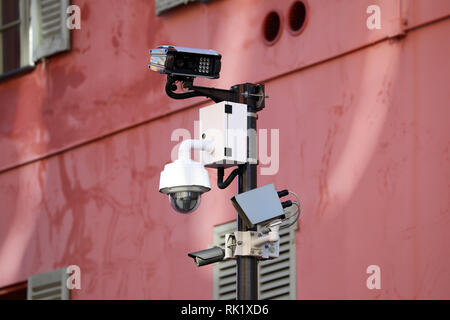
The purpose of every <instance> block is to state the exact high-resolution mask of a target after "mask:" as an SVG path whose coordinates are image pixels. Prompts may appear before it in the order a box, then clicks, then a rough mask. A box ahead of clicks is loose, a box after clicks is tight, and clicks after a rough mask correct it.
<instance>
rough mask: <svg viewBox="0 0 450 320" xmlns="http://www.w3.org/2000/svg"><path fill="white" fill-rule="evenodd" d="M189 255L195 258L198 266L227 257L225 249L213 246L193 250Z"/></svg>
mask: <svg viewBox="0 0 450 320" xmlns="http://www.w3.org/2000/svg"><path fill="white" fill-rule="evenodd" d="M188 256H189V257H191V258H193V259H194V260H195V263H196V264H197V265H198V266H202V265H205V264H210V263H214V262H219V261H222V260H223V258H224V257H225V250H223V249H222V248H220V247H213V248H210V249H206V250H201V251H197V252H191V253H189V254H188Z"/></svg>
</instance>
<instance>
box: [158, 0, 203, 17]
mask: <svg viewBox="0 0 450 320" xmlns="http://www.w3.org/2000/svg"><path fill="white" fill-rule="evenodd" d="M195 1H196V0H155V11H156V15H157V16H159V15H160V14H161V13H163V12H164V11H167V10H170V9H172V8H174V7H177V6H180V5H182V4H188V3H189V2H195Z"/></svg>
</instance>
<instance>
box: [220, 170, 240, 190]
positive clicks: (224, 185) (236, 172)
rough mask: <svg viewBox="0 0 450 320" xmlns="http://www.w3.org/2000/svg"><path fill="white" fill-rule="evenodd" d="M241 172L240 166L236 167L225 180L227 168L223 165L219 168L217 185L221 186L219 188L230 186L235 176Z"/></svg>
mask: <svg viewBox="0 0 450 320" xmlns="http://www.w3.org/2000/svg"><path fill="white" fill-rule="evenodd" d="M239 172H240V169H239V168H236V169H234V170H233V171H232V172H231V173H230V175H229V176H228V178H227V179H226V180H225V181H223V177H224V175H225V169H224V168H222V167H219V168H217V186H218V187H219V189H225V188H226V187H228V186H229V185H230V183H231V182H232V181H233V180H234V178H235V177H236V176H237V175H238V174H239Z"/></svg>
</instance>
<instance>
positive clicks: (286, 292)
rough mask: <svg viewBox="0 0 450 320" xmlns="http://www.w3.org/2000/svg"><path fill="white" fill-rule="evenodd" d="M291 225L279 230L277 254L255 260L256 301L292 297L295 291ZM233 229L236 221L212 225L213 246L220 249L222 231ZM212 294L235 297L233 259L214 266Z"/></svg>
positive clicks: (294, 257) (295, 293)
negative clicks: (271, 257) (256, 264)
mask: <svg viewBox="0 0 450 320" xmlns="http://www.w3.org/2000/svg"><path fill="white" fill-rule="evenodd" d="M295 229H296V228H295V227H292V228H288V229H281V230H280V256H279V257H278V258H277V259H274V260H267V261H260V262H259V263H258V291H259V293H258V298H259V299H260V300H272V299H274V300H276V299H283V300H290V299H292V300H294V299H296V298H297V292H296V283H297V280H296V263H295V260H296V250H295V232H296V230H295ZM235 230H236V222H235V221H233V222H230V223H226V224H223V225H220V226H217V227H215V229H214V245H217V246H221V247H222V248H223V246H224V244H225V234H226V233H231V232H233V231H235ZM213 272H214V276H213V278H214V281H213V297H214V299H217V300H232V299H236V262H235V261H234V260H228V261H223V262H219V263H216V264H215V266H214V271H213Z"/></svg>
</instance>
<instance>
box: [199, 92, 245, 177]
mask: <svg viewBox="0 0 450 320" xmlns="http://www.w3.org/2000/svg"><path fill="white" fill-rule="evenodd" d="M200 139H203V140H211V141H213V142H214V151H213V152H212V153H208V152H205V151H203V152H201V161H202V162H203V163H204V164H205V167H210V168H217V167H225V168H227V167H231V166H235V165H239V164H243V163H246V162H247V158H248V155H247V105H246V104H241V103H234V102H227V101H223V102H220V103H216V104H213V105H211V106H207V107H204V108H201V109H200Z"/></svg>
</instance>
